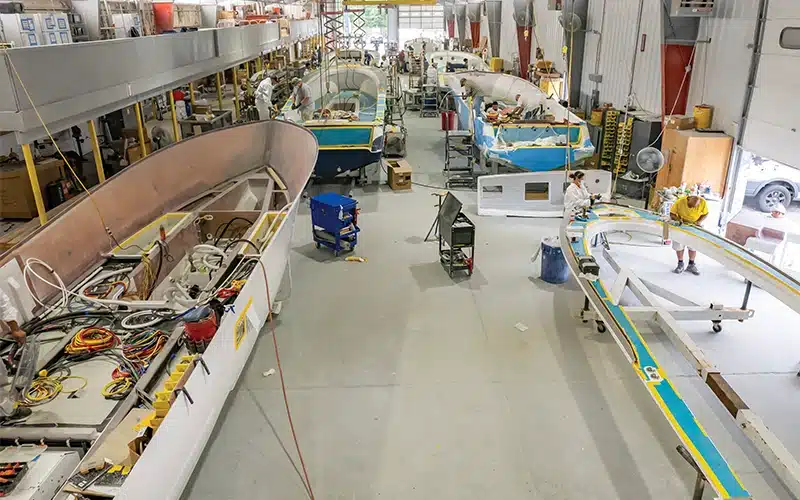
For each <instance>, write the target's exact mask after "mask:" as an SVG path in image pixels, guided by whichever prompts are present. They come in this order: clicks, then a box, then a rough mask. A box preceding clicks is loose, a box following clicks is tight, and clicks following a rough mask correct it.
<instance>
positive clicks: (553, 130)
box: [455, 97, 594, 172]
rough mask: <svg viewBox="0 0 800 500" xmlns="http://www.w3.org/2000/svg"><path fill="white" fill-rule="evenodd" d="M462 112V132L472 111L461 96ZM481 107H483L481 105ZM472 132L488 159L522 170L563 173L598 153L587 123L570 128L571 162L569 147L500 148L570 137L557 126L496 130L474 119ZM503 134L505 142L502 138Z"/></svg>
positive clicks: (479, 119) (492, 126)
mask: <svg viewBox="0 0 800 500" xmlns="http://www.w3.org/2000/svg"><path fill="white" fill-rule="evenodd" d="M455 101H456V106H457V108H458V109H457V112H458V125H459V128H460V129H462V130H466V129H469V128H470V127H469V126H470V123H469V117H470V113H469V109H468V107H467V103H466V102H465V101H464V100H463V99H461V98H460V97H456V99H455ZM478 105H479V106H480V104H478ZM472 130H473V131H474V133H473V136H474V140H475V144H476V145H477V146H478V148H479V149H480V151H481V154H483V155H484V156H485V157H486V159H488V160H490V161H497V162H501V163H504V164H506V165H509V166H513V167H517V168H521V169H524V170H528V171H531V172H547V171H550V170H559V169H563V168H564V167H566V165H567V163H576V162H578V161H580V160H583V159H586V158H589V157H590V156H592V154H594V146H593V145H592V143H591V140H590V139H589V129H588V127H587V126H586V124H585V123H581V124H580V125H574V126H572V127H570V129H569V134H570V142H571V143H572V147H571V148H569V160H567V149H568V148H567V147H565V146H549V147H519V148H513V149H512V148H505V147H498V146H500V145H501V144H502V143H503V142H516V141H531V140H534V139H537V138H543V137H546V136H549V135H556V134H562V135H566V134H567V127H566V126H564V125H555V126H549V127H540V128H525V127H520V128H515V127H496V126H494V125H492V124H491V123H487V122H486V121H484V120H483V119H482V118H479V117H476V118H473V122H472ZM499 134H502V138H503V141H501V140H500V138H499V137H498V135H499Z"/></svg>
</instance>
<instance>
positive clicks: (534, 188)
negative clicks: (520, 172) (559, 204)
mask: <svg viewBox="0 0 800 500" xmlns="http://www.w3.org/2000/svg"><path fill="white" fill-rule="evenodd" d="M549 193H550V184H548V183H547V182H526V183H525V200H528V201H530V200H548V199H550V196H549Z"/></svg>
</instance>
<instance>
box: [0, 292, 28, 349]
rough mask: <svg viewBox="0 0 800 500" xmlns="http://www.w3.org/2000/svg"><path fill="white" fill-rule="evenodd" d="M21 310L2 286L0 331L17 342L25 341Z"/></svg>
mask: <svg viewBox="0 0 800 500" xmlns="http://www.w3.org/2000/svg"><path fill="white" fill-rule="evenodd" d="M19 321H20V318H19V311H17V308H16V307H14V304H12V303H11V297H9V296H8V294H6V292H5V291H4V290H3V289H2V288H0V333H1V334H2V335H3V336H10V337H11V338H12V339H13V340H14V341H15V342H16V343H18V344H24V343H25V332H24V331H22V328H20V327H19Z"/></svg>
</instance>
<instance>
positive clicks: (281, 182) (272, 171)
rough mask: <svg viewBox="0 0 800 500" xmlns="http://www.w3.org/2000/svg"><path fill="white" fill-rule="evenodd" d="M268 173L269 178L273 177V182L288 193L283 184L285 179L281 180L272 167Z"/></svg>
mask: <svg viewBox="0 0 800 500" xmlns="http://www.w3.org/2000/svg"><path fill="white" fill-rule="evenodd" d="M267 172H269V176H270V177H272V180H274V181H275V183H276V184H277V185H278V187H279V188H281V190H282V191H286V184H284V183H283V179H281V176H280V175H278V173H277V172H275V170H273V169H272V167H267Z"/></svg>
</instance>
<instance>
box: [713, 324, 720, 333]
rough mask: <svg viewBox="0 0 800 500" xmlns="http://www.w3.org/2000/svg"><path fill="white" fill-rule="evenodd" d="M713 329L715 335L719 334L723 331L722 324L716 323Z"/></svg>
mask: <svg viewBox="0 0 800 500" xmlns="http://www.w3.org/2000/svg"><path fill="white" fill-rule="evenodd" d="M711 329H712V330H714V333H719V332H721V331H722V324H721V323H714V324H713V325H711Z"/></svg>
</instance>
